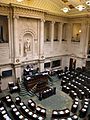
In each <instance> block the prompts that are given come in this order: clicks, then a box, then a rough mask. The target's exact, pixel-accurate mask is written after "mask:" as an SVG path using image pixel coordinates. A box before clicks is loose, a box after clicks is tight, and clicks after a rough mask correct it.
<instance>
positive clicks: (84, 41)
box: [80, 23, 89, 55]
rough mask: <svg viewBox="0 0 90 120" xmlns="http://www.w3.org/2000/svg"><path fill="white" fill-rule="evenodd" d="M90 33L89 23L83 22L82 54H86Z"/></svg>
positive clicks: (81, 36)
mask: <svg viewBox="0 0 90 120" xmlns="http://www.w3.org/2000/svg"><path fill="white" fill-rule="evenodd" d="M88 34H89V27H88V23H82V24H81V35H80V48H81V49H80V50H81V51H80V53H81V54H82V55H85V54H86V48H87V43H88Z"/></svg>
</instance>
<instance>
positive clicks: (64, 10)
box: [62, 0, 90, 13]
mask: <svg viewBox="0 0 90 120" xmlns="http://www.w3.org/2000/svg"><path fill="white" fill-rule="evenodd" d="M88 6H89V7H90V0H86V2H85V3H82V4H80V5H78V6H76V7H74V8H76V9H77V10H79V11H83V10H84V9H86V8H87V7H88ZM69 10H70V8H69V7H64V8H63V9H62V11H63V12H64V13H67V12H69Z"/></svg>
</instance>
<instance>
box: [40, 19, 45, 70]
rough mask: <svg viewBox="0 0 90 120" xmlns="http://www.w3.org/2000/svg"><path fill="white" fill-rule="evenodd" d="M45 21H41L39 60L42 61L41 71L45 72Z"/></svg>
mask: <svg viewBox="0 0 90 120" xmlns="http://www.w3.org/2000/svg"><path fill="white" fill-rule="evenodd" d="M44 22H45V21H44V19H41V23H40V28H41V29H40V30H41V31H40V43H39V47H40V49H39V60H40V71H41V72H42V71H43V70H44Z"/></svg>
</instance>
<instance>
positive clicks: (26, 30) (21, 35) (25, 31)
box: [19, 27, 37, 41]
mask: <svg viewBox="0 0 90 120" xmlns="http://www.w3.org/2000/svg"><path fill="white" fill-rule="evenodd" d="M26 33H30V34H31V35H32V36H33V37H34V39H37V38H36V33H35V32H34V31H33V30H32V29H31V28H29V27H27V28H25V29H23V30H22V31H21V33H20V35H19V41H22V37H23V36H24V35H25V34H26Z"/></svg>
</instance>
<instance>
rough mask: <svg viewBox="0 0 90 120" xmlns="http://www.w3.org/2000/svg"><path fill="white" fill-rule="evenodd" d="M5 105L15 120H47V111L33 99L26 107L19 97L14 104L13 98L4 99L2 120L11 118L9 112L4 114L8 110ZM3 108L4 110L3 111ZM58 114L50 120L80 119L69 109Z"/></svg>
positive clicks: (1, 111) (0, 106) (0, 111)
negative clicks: (71, 113)
mask: <svg viewBox="0 0 90 120" xmlns="http://www.w3.org/2000/svg"><path fill="white" fill-rule="evenodd" d="M4 104H6V105H7V107H9V109H10V112H11V114H12V116H13V118H14V119H15V120H45V119H46V109H45V108H42V107H40V106H36V103H35V102H34V101H33V100H32V99H29V100H28V106H27V105H25V103H24V102H22V100H21V98H20V97H19V96H17V97H16V98H15V102H14V101H13V100H12V98H11V96H10V95H7V96H6V97H5V98H3V99H2V101H1V104H0V113H1V114H2V118H5V116H6V117H7V116H8V117H9V113H8V112H5V113H4V112H3V111H4V110H5V109H6V107H4V106H5V105H4ZM3 107H4V109H2V108H3ZM56 112H57V113H58V114H56V113H55V110H53V111H52V116H51V118H50V119H52V120H54V119H62V118H64V119H65V120H66V119H69V118H72V120H78V117H76V116H77V115H75V114H73V115H70V110H69V109H68V108H67V109H63V110H57V111H56ZM5 119H6V118H5ZM2 120H4V119H2ZM6 120H7V119H6ZM10 120H11V119H10Z"/></svg>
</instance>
